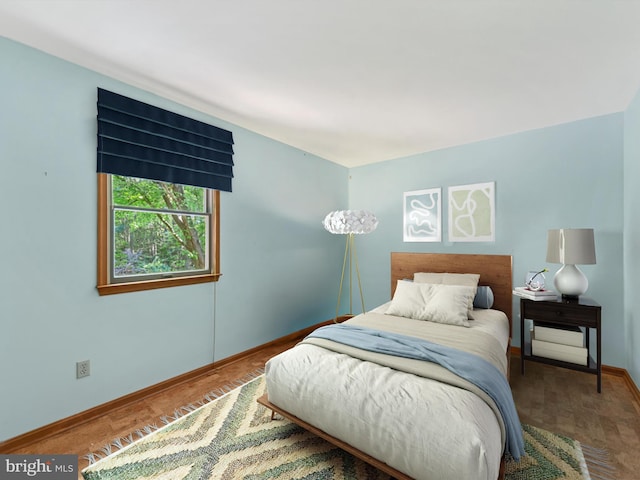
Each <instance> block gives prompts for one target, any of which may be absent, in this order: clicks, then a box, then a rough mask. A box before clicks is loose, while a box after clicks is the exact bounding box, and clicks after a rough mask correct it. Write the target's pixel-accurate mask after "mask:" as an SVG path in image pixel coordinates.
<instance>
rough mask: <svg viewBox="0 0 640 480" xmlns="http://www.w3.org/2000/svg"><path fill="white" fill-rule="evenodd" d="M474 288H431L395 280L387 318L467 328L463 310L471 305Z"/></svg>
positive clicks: (447, 286) (442, 286)
mask: <svg viewBox="0 0 640 480" xmlns="http://www.w3.org/2000/svg"><path fill="white" fill-rule="evenodd" d="M474 295H475V293H474V288H473V287H469V286H458V285H434V284H430V283H415V282H406V281H402V280H399V281H398V284H397V286H396V291H395V293H394V295H393V299H392V300H391V304H390V305H389V308H388V309H387V311H386V312H385V313H386V314H387V315H397V316H400V317H407V318H413V319H416V320H428V321H431V322H437V323H445V324H448V325H460V326H465V327H468V326H469V322H468V321H467V309H468V305H469V301H471V302H473V297H474Z"/></svg>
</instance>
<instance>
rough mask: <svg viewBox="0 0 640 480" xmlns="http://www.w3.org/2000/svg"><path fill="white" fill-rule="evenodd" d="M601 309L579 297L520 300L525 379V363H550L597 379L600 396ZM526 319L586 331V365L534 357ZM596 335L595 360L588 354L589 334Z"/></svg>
mask: <svg viewBox="0 0 640 480" xmlns="http://www.w3.org/2000/svg"><path fill="white" fill-rule="evenodd" d="M601 310H602V309H601V307H600V305H599V304H597V303H596V302H594V301H593V300H591V299H590V298H586V297H580V298H579V299H578V300H565V299H562V298H560V297H559V298H558V300H551V301H547V300H545V301H534V300H529V299H526V298H521V299H520V349H521V353H520V368H521V373H522V375H524V362H525V361H526V360H529V361H531V362H540V363H547V364H549V365H555V366H558V367H564V368H570V369H572V370H578V371H581V372H588V373H593V374H595V375H597V377H598V393H600V392H601V391H602V351H601V344H602V341H601V334H602V333H601V332H602V330H601V328H600V317H601ZM525 319H529V320H533V321H534V323H535V322H544V323H547V324H551V325H570V326H577V327H583V328H584V331H585V340H586V342H585V345H586V347H587V352H588V353H587V365H579V364H576V363H571V362H563V361H560V360H555V359H552V358H546V357H540V356H536V355H533V354H532V353H531V338H530V334H529V332H528V331H526V332H525ZM591 329H595V331H596V338H597V342H596V345H597V347H596V350H597V351H596V359H595V361H594V359H593V358H592V357H591V352H590V351H589V332H590V331H591Z"/></svg>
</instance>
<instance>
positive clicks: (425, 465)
mask: <svg viewBox="0 0 640 480" xmlns="http://www.w3.org/2000/svg"><path fill="white" fill-rule="evenodd" d="M384 308H385V307H384V306H382V307H379V308H378V309H376V311H377V313H380V312H381V311H384ZM474 316H475V317H476V319H475V320H474V321H472V322H470V323H471V324H472V326H471V327H470V328H469V329H466V328H464V327H458V326H449V325H441V324H430V325H428V327H429V328H430V329H433V328H435V329H437V330H438V332H439V335H444V336H446V335H447V332H448V331H451V329H454V330H453V331H452V332H453V334H457V335H459V334H460V332H461V330H460V329H464V331H463V334H465V335H470V336H472V335H473V333H472V332H473V331H475V332H480V333H479V335H481V336H486V334H487V333H488V334H490V335H491V336H493V337H495V338H496V339H497V340H498V345H500V347H498V348H500V349H501V352H502V355H504V352H505V351H506V347H507V342H508V337H509V326H508V321H507V318H506V316H505V315H504V314H503V313H501V312H497V311H494V310H483V311H479V310H476V311H475V312H474ZM380 317H381V316H380V315H377V318H378V320H379V318H380ZM388 317H389V320H391V321H393V320H394V319H396V320H398V321H401V322H403V323H404V324H406V323H407V321H408V322H413V320H408V319H401V318H400V317H392V316H388ZM349 322H352V323H357V324H359V325H366V322H367V314H365V315H359V316H357V317H354V318H353V319H352V320H350V321H349ZM416 322H419V321H416ZM419 323H420V324H421V325H420V326H424V324H425V323H431V322H419ZM503 371H505V373H506V363H504V366H503ZM265 377H266V383H267V392H268V395H269V400H270V401H271V402H272V403H273V404H275V405H277V406H279V407H281V408H283V409H284V410H286V411H288V412H289V413H292V414H294V415H295V416H297V417H298V418H300V419H302V420H304V421H306V422H308V423H310V424H312V425H314V426H316V427H318V428H320V429H321V430H323V431H325V432H326V433H328V434H330V435H332V436H334V437H336V438H339V439H341V440H343V441H345V442H347V443H349V444H350V445H352V446H354V447H356V448H358V449H360V450H362V451H364V452H365V453H368V454H369V455H371V456H373V457H375V458H377V459H379V460H382V461H384V462H385V463H387V464H388V465H390V466H392V467H393V468H395V469H397V470H399V471H401V472H403V473H405V474H407V475H409V476H411V477H413V478H415V479H418V480H423V479H424V480H438V479H443V480H445V479H446V480H449V479H457V480H464V479H469V480H483V479H487V480H495V479H496V478H497V477H498V471H499V468H500V459H501V456H502V452H503V445H504V441H503V436H502V431H501V423H500V421H499V420H498V419H497V418H496V415H495V414H494V412H493V410H492V408H491V407H490V406H489V405H488V404H487V403H486V402H485V400H483V399H482V398H480V397H479V396H477V395H476V394H474V393H472V392H470V391H467V390H465V389H462V388H459V387H455V386H451V385H448V384H444V383H440V382H438V381H436V380H432V379H429V378H423V377H420V376H416V375H413V374H411V373H405V372H401V371H398V370H395V369H392V368H389V367H385V366H381V365H378V364H376V363H372V362H367V361H362V360H359V359H357V358H353V357H351V356H349V355H345V354H342V353H336V352H333V351H329V350H327V349H325V348H322V347H319V346H316V345H310V344H300V345H297V346H296V347H294V348H292V349H290V350H288V351H286V352H283V353H282V354H280V355H278V356H276V357H274V358H273V359H271V360H270V361H269V362H268V363H267V366H266V372H265Z"/></svg>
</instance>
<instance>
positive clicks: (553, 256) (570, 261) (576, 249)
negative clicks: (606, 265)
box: [547, 228, 596, 300]
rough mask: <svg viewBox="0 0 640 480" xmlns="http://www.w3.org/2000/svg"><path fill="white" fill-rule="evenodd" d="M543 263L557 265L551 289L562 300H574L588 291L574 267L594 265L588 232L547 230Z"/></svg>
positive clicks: (594, 260) (591, 234)
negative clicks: (544, 261)
mask: <svg viewBox="0 0 640 480" xmlns="http://www.w3.org/2000/svg"><path fill="white" fill-rule="evenodd" d="M547 262H549V263H561V264H562V267H561V268H560V270H558V272H557V273H556V274H555V277H554V278H553V285H554V286H555V288H556V290H557V291H558V293H561V294H562V297H563V298H565V299H572V300H576V299H577V298H578V297H579V296H580V295H582V294H584V293H585V292H586V291H587V288H588V287H589V281H588V280H587V277H586V276H585V275H584V273H582V271H581V270H580V269H579V268H578V267H577V266H576V265H594V264H595V263H596V249H595V243H594V240H593V229H592V228H561V229H559V230H549V233H548V235H547Z"/></svg>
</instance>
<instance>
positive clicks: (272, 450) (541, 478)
mask: <svg viewBox="0 0 640 480" xmlns="http://www.w3.org/2000/svg"><path fill="white" fill-rule="evenodd" d="M263 392H264V377H263V376H260V377H258V378H256V379H254V380H252V381H250V382H248V383H246V384H245V385H243V386H240V387H238V388H236V389H234V390H232V391H230V392H228V393H226V394H225V395H223V396H222V397H220V398H217V399H215V400H213V401H211V402H210V403H207V404H206V405H204V406H202V407H200V408H197V409H196V410H194V411H191V412H189V413H187V414H185V415H184V416H182V417H181V418H179V419H177V420H176V421H174V422H172V423H170V424H169V425H167V426H165V427H163V428H161V429H159V430H157V431H153V432H152V433H150V434H149V435H147V436H145V437H144V438H142V439H140V440H137V441H135V442H134V441H133V439H132V438H131V437H129V439H128V440H127V439H125V440H124V441H123V440H119V441H116V442H114V443H113V445H112V446H110V447H109V448H107V450H106V452H107V453H108V452H109V451H110V450H112V448H111V447H115V448H119V449H120V450H119V451H117V452H115V453H113V454H111V455H108V456H107V457H105V458H102V459H100V460H98V461H96V462H95V463H93V464H92V465H90V466H89V467H87V468H86V469H84V470H83V471H82V475H83V476H84V478H85V479H86V480H133V479H138V480H142V479H144V480H151V479H153V480H178V479H212V480H213V479H216V480H223V479H238V478H242V479H253V480H257V479H277V480H285V479H291V480H293V479H305V480H311V479H323V480H359V479H367V480H369V479H371V480H376V479H389V476H388V475H386V474H383V473H382V472H380V471H378V470H376V469H374V468H373V467H371V466H369V465H368V464H366V463H364V462H362V461H360V460H357V459H356V458H354V457H353V456H351V455H350V454H348V453H346V452H344V451H342V450H340V449H339V448H336V447H334V446H333V445H331V444H329V443H327V442H326V441H324V440H322V439H320V438H318V437H316V436H315V435H313V434H311V433H308V432H307V431H306V430H304V429H302V428H300V427H298V426H297V425H295V424H293V423H291V422H289V421H288V420H282V419H279V420H273V421H272V420H271V412H270V411H269V410H267V409H266V408H264V407H263V406H262V405H259V404H258V403H257V402H256V399H257V398H258V397H259V396H260V395H262V393H263ZM278 418H280V417H278ZM523 427H524V431H525V442H526V450H527V453H528V455H527V456H525V457H524V458H523V459H522V460H521V461H520V462H514V461H508V462H507V467H506V479H507V480H521V479H522V480H524V479H527V480H554V479H589V478H590V477H589V474H588V472H587V466H586V462H585V458H584V455H583V453H582V451H583V449H582V448H581V446H580V444H579V443H578V442H576V441H574V440H572V439H570V438H567V437H562V436H559V435H554V434H552V433H549V432H546V431H544V430H541V429H538V428H534V427H531V426H528V425H524V426H523ZM128 443H129V444H128ZM88 458H89V459H90V460H96V457H95V456H94V455H90V456H88ZM603 465H604V464H603ZM604 467H606V465H604ZM604 471H605V473H606V472H607V470H606V468H605V470H604ZM592 478H600V477H592ZM601 478H606V477H601Z"/></svg>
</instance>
